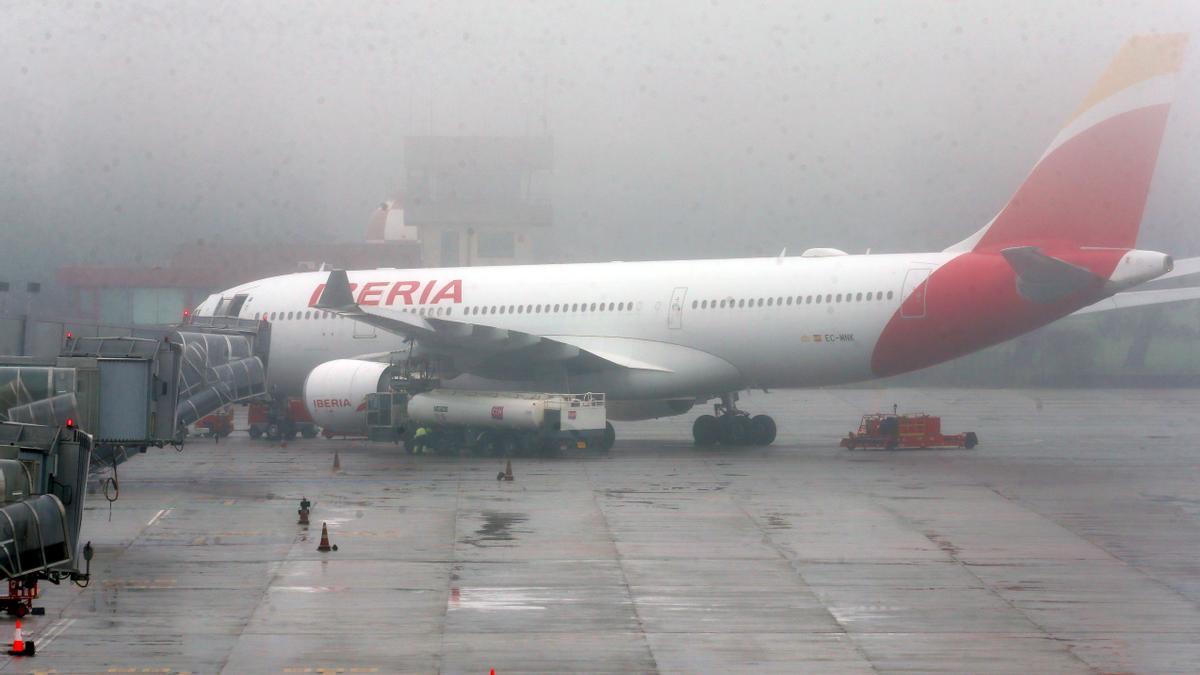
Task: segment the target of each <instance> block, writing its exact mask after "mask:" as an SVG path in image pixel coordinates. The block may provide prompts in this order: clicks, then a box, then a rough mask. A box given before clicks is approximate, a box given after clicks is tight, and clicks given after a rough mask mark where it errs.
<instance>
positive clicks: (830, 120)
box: [0, 0, 1200, 279]
mask: <svg viewBox="0 0 1200 675" xmlns="http://www.w3.org/2000/svg"><path fill="white" fill-rule="evenodd" d="M1197 27H1200V3H1194V2H1177V3H1166V2H1162V3H1158V2H1155V3H1118V2H1111V1H1101V2H1097V1H1091V2H1053V3H1045V2H1022V3H961V4H949V3H941V2H937V3H916V2H911V3H865V4H853V5H847V4H846V3H843V2H829V3H815V2H804V3H797V4H795V5H786V4H783V3H767V4H750V3H746V2H740V1H738V2H703V3H700V2H677V3H666V2H658V3H645V2H630V3H618V2H603V3H602V2H580V3H571V2H567V3H562V2H554V3H550V2H545V3H543V2H536V3H519V4H518V3H450V2H430V3H390V2H389V3H366V2H356V3H344V2H328V3H322V2H304V3H287V4H284V3H280V4H274V3H240V2H229V3H218V2H153V3H144V4H142V3H120V2H111V1H109V0H104V1H101V2H92V1H87V2H61V3H28V2H17V3H12V4H8V5H7V6H6V7H5V9H4V10H3V14H2V15H0V64H3V65H2V66H0V67H3V69H4V75H3V78H4V85H5V86H4V87H3V88H2V89H0V91H2V92H3V93H2V94H0V96H2V98H0V101H2V104H0V218H2V220H0V234H2V237H0V265H2V266H3V268H4V269H5V270H6V276H7V277H8V278H16V279H20V278H33V279H38V278H44V277H48V276H49V275H50V274H51V272H50V270H52V269H53V268H54V267H55V266H56V265H58V264H62V263H64V262H72V261H73V262H91V263H92V264H106V263H116V264H130V263H142V264H147V265H149V264H153V263H154V261H155V258H156V257H157V256H160V255H164V254H167V253H169V252H170V251H172V250H173V249H174V248H175V247H176V246H177V245H178V244H179V243H181V242H189V241H195V240H197V239H204V240H206V241H226V242H229V241H239V240H247V239H249V240H256V241H261V240H268V239H274V238H285V239H288V240H302V241H326V240H330V241H333V240H337V241H350V240H361V239H362V237H363V232H364V229H365V227H366V223H367V218H368V216H369V214H370V212H371V211H372V209H374V208H375V207H376V205H378V204H379V202H380V201H382V200H383V199H385V198H386V197H388V196H390V195H392V194H393V193H394V192H395V191H396V189H397V188H398V187H399V186H400V185H401V181H402V178H403V141H404V137H405V136H406V135H412V134H446V135H521V134H549V135H551V136H553V137H554V141H555V168H554V180H553V191H552V199H553V202H554V208H555V222H556V238H557V240H558V242H559V246H560V247H561V250H562V251H563V254H564V260H575V261H587V260H608V259H650V258H690V257H718V256H735V255H774V254H776V253H778V252H779V250H780V249H781V248H783V247H785V246H786V247H788V248H789V250H790V251H791V252H792V253H799V252H800V251H801V250H802V249H803V248H806V247H809V246H835V247H839V248H843V249H845V250H847V251H850V252H854V253H860V252H863V251H864V250H865V249H866V248H867V247H871V248H872V250H873V251H876V252H884V251H913V250H931V249H941V248H943V247H945V246H946V245H949V244H951V243H953V242H955V241H958V240H959V239H962V238H963V237H966V236H967V235H969V234H970V233H971V232H973V231H974V230H975V229H977V228H978V227H980V226H981V225H982V224H984V223H985V222H986V221H987V220H988V219H989V218H990V217H991V216H992V215H994V213H995V212H996V211H997V210H998V209H999V208H1000V207H1001V206H1002V205H1003V204H1004V202H1005V201H1006V200H1007V198H1008V197H1009V195H1010V194H1011V193H1012V192H1013V191H1014V190H1015V188H1016V186H1017V185H1018V184H1019V183H1020V182H1021V180H1022V178H1023V177H1024V175H1025V173H1026V172H1027V171H1028V170H1029V169H1030V168H1031V167H1032V165H1033V163H1034V162H1035V161H1036V159H1037V158H1038V157H1039V155H1040V154H1041V152H1042V151H1043V149H1044V148H1045V147H1046V146H1047V144H1048V143H1049V141H1050V139H1051V138H1052V137H1053V136H1054V134H1055V132H1056V131H1057V130H1058V128H1059V126H1060V125H1061V123H1062V122H1063V121H1064V120H1065V119H1066V118H1067V117H1068V115H1070V114H1071V112H1072V111H1073V110H1074V109H1075V107H1076V106H1077V104H1078V103H1079V101H1080V100H1081V99H1082V97H1083V95H1084V94H1085V92H1086V91H1087V89H1088V88H1089V87H1090V86H1091V84H1092V83H1093V82H1094V80H1095V79H1096V78H1097V77H1098V76H1099V74H1100V73H1101V72H1102V71H1103V69H1104V68H1105V67H1106V66H1107V64H1108V62H1109V60H1110V59H1111V58H1112V57H1113V56H1114V55H1115V53H1116V52H1117V50H1118V48H1119V47H1120V45H1121V44H1122V43H1123V42H1124V40H1125V39H1126V38H1127V37H1129V36H1130V35H1133V34H1135V33H1138V32H1145V31H1178V30H1194V29H1196V28H1197ZM1198 51H1200V47H1198V46H1197V45H1195V44H1193V47H1192V51H1191V54H1190V56H1189V58H1188V61H1187V66H1186V70H1185V73H1184V76H1183V78H1182V80H1181V83H1180V84H1181V87H1180V91H1179V97H1178V99H1177V102H1176V105H1175V107H1174V110H1173V112H1172V118H1171V123H1170V126H1169V128H1168V131H1167V137H1166V140H1165V144H1164V148H1163V152H1162V156H1161V160H1160V163H1159V167H1158V172H1157V174H1156V177H1155V183H1154V187H1153V190H1152V192H1151V198H1150V205H1149V208H1148V211H1147V215H1146V220H1145V224H1144V226H1143V230H1142V238H1141V245H1142V246H1144V247H1147V248H1155V249H1160V250H1165V251H1168V252H1171V253H1173V254H1175V255H1177V256H1179V257H1184V256H1189V255H1200V228H1198V224H1197V217H1198V215H1200V194H1198V191H1197V190H1196V189H1195V180H1194V179H1195V177H1196V176H1198V175H1200V172H1198V170H1197V169H1198V168H1200V166H1198V164H1200V157H1198V154H1197V153H1196V147H1197V138H1198V136H1197V134H1198V133H1200V123H1198V122H1200V73H1198V71H1200V68H1197V64H1198V61H1197V58H1196V54H1197V52H1198Z"/></svg>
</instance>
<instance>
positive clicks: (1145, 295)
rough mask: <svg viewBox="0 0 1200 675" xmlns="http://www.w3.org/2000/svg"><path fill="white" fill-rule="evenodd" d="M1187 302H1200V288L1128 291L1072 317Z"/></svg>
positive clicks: (1082, 310) (1084, 309)
mask: <svg viewBox="0 0 1200 675" xmlns="http://www.w3.org/2000/svg"><path fill="white" fill-rule="evenodd" d="M1186 300H1200V286H1192V287H1188V288H1164V289H1162V290H1157V291H1126V292H1124V293H1117V294H1116V295H1114V296H1112V297H1111V298H1105V299H1104V300H1101V301H1100V302H1097V303H1096V304H1094V305H1088V306H1087V307H1084V308H1083V309H1080V310H1077V311H1076V312H1074V313H1073V314H1071V316H1079V315H1081V314H1094V313H1096V312H1109V311H1112V310H1114V309H1129V308H1131V307H1146V306H1148V305H1162V304H1166V303H1171V302H1184V301H1186Z"/></svg>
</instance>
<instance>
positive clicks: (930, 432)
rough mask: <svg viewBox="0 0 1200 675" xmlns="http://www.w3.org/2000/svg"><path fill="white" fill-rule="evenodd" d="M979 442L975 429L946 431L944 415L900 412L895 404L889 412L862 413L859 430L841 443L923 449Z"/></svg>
mask: <svg viewBox="0 0 1200 675" xmlns="http://www.w3.org/2000/svg"><path fill="white" fill-rule="evenodd" d="M976 445H979V437H978V436H976V435H975V432H974V431H967V432H965V433H961V434H943V433H942V418H941V417H938V416H936V415H929V414H926V413H913V414H908V415H900V414H897V413H896V406H892V412H891V413H890V414H889V413H869V414H866V415H863V417H862V421H861V422H859V424H858V431H857V432H854V431H851V432H850V433H849V434H847V435H846V437H845V438H843V439H842V442H841V446H842V447H843V448H846V449H848V450H856V449H860V448H861V449H863V450H868V449H883V450H923V449H927V448H966V449H968V450H970V449H972V448H974V447H975V446H976Z"/></svg>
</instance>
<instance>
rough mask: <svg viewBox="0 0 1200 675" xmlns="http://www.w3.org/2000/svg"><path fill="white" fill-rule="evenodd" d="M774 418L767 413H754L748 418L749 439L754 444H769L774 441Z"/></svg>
mask: <svg viewBox="0 0 1200 675" xmlns="http://www.w3.org/2000/svg"><path fill="white" fill-rule="evenodd" d="M776 431H777V430H776V428H775V420H773V419H771V417H770V416H769V415H755V416H754V418H753V419H751V420H750V441H751V442H752V443H754V444H755V445H770V444H772V443H774V442H775V433H776Z"/></svg>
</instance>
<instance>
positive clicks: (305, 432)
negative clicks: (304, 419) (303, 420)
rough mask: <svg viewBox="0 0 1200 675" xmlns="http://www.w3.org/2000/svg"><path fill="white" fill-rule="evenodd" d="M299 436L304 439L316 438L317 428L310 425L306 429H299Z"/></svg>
mask: <svg viewBox="0 0 1200 675" xmlns="http://www.w3.org/2000/svg"><path fill="white" fill-rule="evenodd" d="M300 435H301V436H303V437H305V438H316V437H317V428H316V427H314V426H312V425H309V426H306V427H301V429H300Z"/></svg>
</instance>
